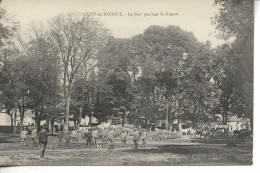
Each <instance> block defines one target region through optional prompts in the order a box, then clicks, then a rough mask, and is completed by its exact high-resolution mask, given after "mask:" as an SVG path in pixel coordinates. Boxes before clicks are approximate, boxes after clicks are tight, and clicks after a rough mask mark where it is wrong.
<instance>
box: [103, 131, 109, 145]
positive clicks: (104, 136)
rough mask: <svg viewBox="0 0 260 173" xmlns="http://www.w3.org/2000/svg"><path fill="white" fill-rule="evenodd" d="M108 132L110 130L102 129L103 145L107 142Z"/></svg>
mask: <svg viewBox="0 0 260 173" xmlns="http://www.w3.org/2000/svg"><path fill="white" fill-rule="evenodd" d="M107 133H108V131H107V130H106V129H104V130H103V131H102V140H103V145H104V144H107Z"/></svg>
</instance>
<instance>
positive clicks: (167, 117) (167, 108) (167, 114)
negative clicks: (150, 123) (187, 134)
mask: <svg viewBox="0 0 260 173" xmlns="http://www.w3.org/2000/svg"><path fill="white" fill-rule="evenodd" d="M165 125H166V130H169V104H168V103H167V106H166V117H165Z"/></svg>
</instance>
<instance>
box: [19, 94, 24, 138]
mask: <svg viewBox="0 0 260 173" xmlns="http://www.w3.org/2000/svg"><path fill="white" fill-rule="evenodd" d="M23 119H24V96H23V105H22V108H21V112H20V133H21V132H22V129H23Z"/></svg>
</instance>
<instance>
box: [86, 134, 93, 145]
mask: <svg viewBox="0 0 260 173" xmlns="http://www.w3.org/2000/svg"><path fill="white" fill-rule="evenodd" d="M85 138H86V140H87V146H88V147H90V146H91V138H92V135H91V132H90V131H88V132H87V133H85Z"/></svg>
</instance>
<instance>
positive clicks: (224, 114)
mask: <svg viewBox="0 0 260 173" xmlns="http://www.w3.org/2000/svg"><path fill="white" fill-rule="evenodd" d="M227 112H228V98H227V97H226V96H225V97H224V107H223V125H226V124H227Z"/></svg>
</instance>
